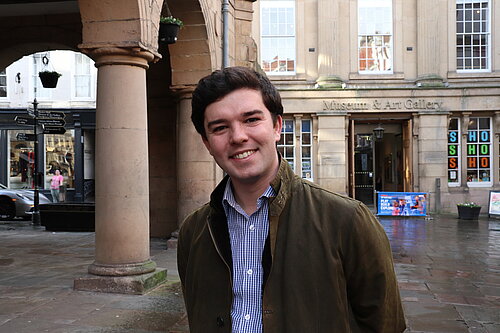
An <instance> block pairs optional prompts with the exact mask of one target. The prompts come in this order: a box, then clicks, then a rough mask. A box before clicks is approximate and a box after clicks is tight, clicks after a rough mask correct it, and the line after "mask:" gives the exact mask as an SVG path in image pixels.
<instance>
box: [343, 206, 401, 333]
mask: <svg viewBox="0 0 500 333" xmlns="http://www.w3.org/2000/svg"><path fill="white" fill-rule="evenodd" d="M349 228H350V229H349V231H348V232H347V235H346V236H347V237H346V238H345V244H344V246H345V249H346V252H345V257H344V260H345V262H344V269H345V275H346V285H347V295H348V298H349V303H350V306H351V309H352V311H353V315H354V318H355V321H356V326H358V327H359V329H360V332H380V333H398V332H403V331H404V330H405V328H406V324H405V319H404V314H403V308H402V305H401V299H400V296H399V289H398V285H397V279H396V274H395V272H394V263H393V259H392V252H391V248H390V244H389V240H388V238H387V235H386V234H385V231H384V229H383V227H382V226H381V225H380V223H379V222H378V220H377V219H376V218H375V216H373V214H372V213H371V212H370V211H369V210H368V208H366V206H365V205H363V204H359V206H358V207H357V209H356V211H355V213H354V218H353V219H352V222H351V223H350V224H349Z"/></svg>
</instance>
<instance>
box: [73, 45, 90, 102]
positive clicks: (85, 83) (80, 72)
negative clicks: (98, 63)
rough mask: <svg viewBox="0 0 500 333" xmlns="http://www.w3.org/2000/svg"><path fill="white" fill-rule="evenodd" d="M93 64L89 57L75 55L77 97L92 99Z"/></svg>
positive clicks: (75, 90) (79, 54)
mask: <svg viewBox="0 0 500 333" xmlns="http://www.w3.org/2000/svg"><path fill="white" fill-rule="evenodd" d="M91 63H92V61H91V60H90V58H89V57H87V56H86V55H85V54H82V53H75V81H74V82H75V89H74V92H75V97H76V98H90V97H91V92H90V91H91V90H90V89H91V87H90V85H91Z"/></svg>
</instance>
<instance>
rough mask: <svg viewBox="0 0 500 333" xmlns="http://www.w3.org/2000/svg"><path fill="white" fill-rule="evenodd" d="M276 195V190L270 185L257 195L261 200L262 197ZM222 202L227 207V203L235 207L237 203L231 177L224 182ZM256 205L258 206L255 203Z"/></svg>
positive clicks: (267, 197)
mask: <svg viewBox="0 0 500 333" xmlns="http://www.w3.org/2000/svg"><path fill="white" fill-rule="evenodd" d="M275 196H276V191H275V190H274V189H273V187H272V186H271V185H269V186H268V187H267V189H266V190H265V191H264V193H262V195H261V196H260V197H259V199H258V201H261V200H262V199H264V198H266V199H269V198H271V197H275ZM222 204H223V205H224V206H225V207H226V208H227V205H229V206H231V207H233V208H236V207H237V206H239V205H238V203H237V202H236V199H235V198H234V193H233V187H232V186H231V178H229V179H228V181H227V183H226V188H225V189H224V196H223V197H222ZM257 206H260V205H259V204H257Z"/></svg>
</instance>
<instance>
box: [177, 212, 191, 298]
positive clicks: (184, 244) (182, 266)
mask: <svg viewBox="0 0 500 333" xmlns="http://www.w3.org/2000/svg"><path fill="white" fill-rule="evenodd" d="M186 229H187V228H186V221H184V222H183V223H182V224H181V228H180V230H179V238H178V239H177V270H178V271H179V277H180V279H181V285H182V292H183V294H184V295H185V294H186V293H185V290H184V288H185V283H186V270H187V262H188V258H189V240H188V239H187V238H188V237H189V236H188V233H187V230H186Z"/></svg>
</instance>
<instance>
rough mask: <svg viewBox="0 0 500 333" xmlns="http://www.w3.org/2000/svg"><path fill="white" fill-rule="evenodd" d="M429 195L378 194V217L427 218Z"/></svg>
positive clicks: (407, 193) (409, 193)
mask: <svg viewBox="0 0 500 333" xmlns="http://www.w3.org/2000/svg"><path fill="white" fill-rule="evenodd" d="M427 198H428V194H427V193H422V192H377V215H381V216H426V215H427Z"/></svg>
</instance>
